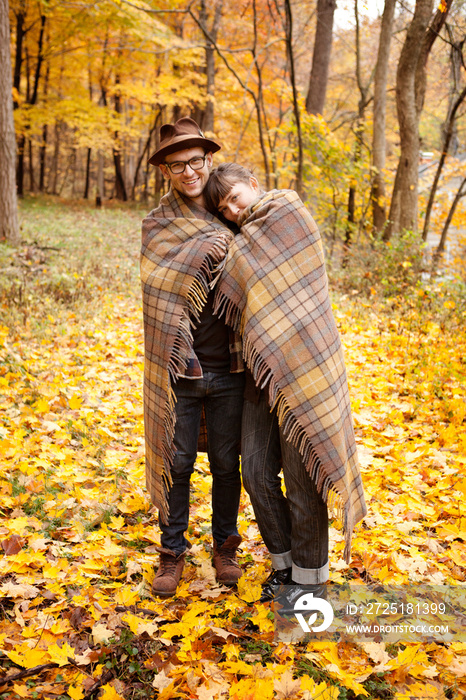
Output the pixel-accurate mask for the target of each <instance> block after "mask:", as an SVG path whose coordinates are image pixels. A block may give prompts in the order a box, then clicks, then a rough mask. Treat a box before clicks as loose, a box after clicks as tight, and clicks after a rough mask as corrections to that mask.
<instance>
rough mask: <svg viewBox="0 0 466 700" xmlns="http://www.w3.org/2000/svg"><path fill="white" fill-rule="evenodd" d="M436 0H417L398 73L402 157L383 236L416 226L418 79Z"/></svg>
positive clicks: (412, 228)
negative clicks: (424, 42) (425, 39)
mask: <svg viewBox="0 0 466 700" xmlns="http://www.w3.org/2000/svg"><path fill="white" fill-rule="evenodd" d="M433 4H434V0H416V7H415V10H414V16H413V19H412V21H411V24H410V25H409V27H408V32H407V35H406V39H405V42H404V44H403V48H402V50H401V55H400V59H399V62H398V69H397V74H396V108H397V115H398V123H399V128H400V147H401V152H400V159H399V162H398V167H397V171H396V176H395V184H394V187H393V194H392V201H391V206H390V214H389V224H388V226H387V228H386V229H385V233H384V236H383V239H384V240H388V239H389V238H390V236H391V234H392V233H393V232H398V231H402V230H405V229H409V230H417V197H418V168H419V117H420V112H419V110H418V104H419V102H418V100H417V93H418V90H417V89H416V79H417V78H418V77H419V75H420V74H419V73H418V63H419V62H420V61H421V59H422V56H421V54H422V46H423V40H424V37H425V34H426V31H427V27H428V26H429V20H430V18H431V15H432V7H433Z"/></svg>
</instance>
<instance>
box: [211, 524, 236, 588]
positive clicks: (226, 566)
mask: <svg viewBox="0 0 466 700" xmlns="http://www.w3.org/2000/svg"><path fill="white" fill-rule="evenodd" d="M240 542H241V537H240V536H239V535H230V536H229V537H228V538H227V539H226V540H225V542H224V543H223V544H222V546H221V547H219V546H218V545H217V543H216V541H215V540H214V557H213V563H214V566H215V569H216V571H217V581H218V582H219V583H222V584H223V585H224V586H234V585H235V584H236V583H238V579H239V578H240V576H241V574H242V573H243V572H242V571H241V569H240V567H239V566H238V562H237V561H236V550H237V549H238V547H239V545H240Z"/></svg>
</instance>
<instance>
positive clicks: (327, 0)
mask: <svg viewBox="0 0 466 700" xmlns="http://www.w3.org/2000/svg"><path fill="white" fill-rule="evenodd" d="M336 6H337V3H336V0H317V25H316V32H315V39H314V51H313V54H312V68H311V75H310V78H309V88H308V93H307V98H306V111H307V112H308V114H322V113H323V111H324V104H325V95H326V92H327V82H328V73H329V66H330V54H331V52H332V37H333V16H334V14H335V8H336Z"/></svg>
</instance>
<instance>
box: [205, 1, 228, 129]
mask: <svg viewBox="0 0 466 700" xmlns="http://www.w3.org/2000/svg"><path fill="white" fill-rule="evenodd" d="M222 10H223V0H218V2H217V4H216V6H215V12H214V16H213V19H212V25H211V27H210V29H209V30H208V31H207V32H204V36H205V42H206V43H205V66H206V67H205V72H206V79H207V85H206V91H207V103H206V106H205V109H204V110H203V113H202V115H201V120H200V122H199V125H200V127H201V129H203V131H213V130H214V95H215V46H214V43H215V42H216V41H217V36H218V29H219V26H220V20H221V18H222ZM199 20H200V22H201V23H202V24H203V25H204V26H205V27H207V7H206V2H205V0H201V5H200V12H199ZM207 35H208V36H209V37H210V38H207Z"/></svg>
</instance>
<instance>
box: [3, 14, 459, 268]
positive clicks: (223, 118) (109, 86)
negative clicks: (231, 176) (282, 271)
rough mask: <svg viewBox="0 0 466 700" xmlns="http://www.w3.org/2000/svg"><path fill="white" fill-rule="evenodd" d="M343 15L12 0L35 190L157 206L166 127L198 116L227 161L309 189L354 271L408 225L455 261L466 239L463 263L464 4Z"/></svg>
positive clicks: (29, 188)
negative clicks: (356, 260)
mask: <svg viewBox="0 0 466 700" xmlns="http://www.w3.org/2000/svg"><path fill="white" fill-rule="evenodd" d="M3 2H4V0H3ZM338 5H339V8H338V9H340V7H343V6H344V7H343V9H345V8H346V12H345V13H344V14H343V15H340V17H343V20H341V19H340V21H339V23H338V24H335V23H334V18H335V11H336V9H337V2H336V0H294V1H293V2H291V0H273V1H272V0H240V1H239V2H234V3H232V2H231V1H230V0H216V1H215V2H213V3H206V2H205V0H200V2H197V3H196V2H190V3H186V2H179V1H174V2H171V3H170V2H167V3H166V4H165V5H164V7H163V8H161V7H160V3H155V2H153V3H150V2H142V1H140V0H135V1H134V2H132V1H130V0H111V1H107V0H103V1H101V2H98V3H93V4H91V3H86V2H82V3H81V2H56V1H54V0H50V1H49V2H37V1H32V0H11V1H10V2H9V24H10V29H11V31H10V35H11V60H10V63H11V66H10V69H11V86H12V90H13V107H14V123H15V132H16V144H14V145H15V146H16V153H17V155H16V159H15V172H16V175H15V179H16V185H17V193H18V195H19V196H20V197H21V196H23V195H24V194H28V193H48V194H51V195H56V196H60V197H65V198H76V199H84V200H91V201H94V202H95V203H96V204H97V205H98V206H99V205H100V204H101V203H102V202H105V201H108V200H120V201H128V200H132V201H137V202H141V203H144V205H145V206H149V207H151V206H152V205H154V204H157V202H158V200H159V199H160V196H161V195H162V194H163V193H164V191H165V189H164V188H165V184H164V182H163V179H162V178H161V174H160V172H159V171H158V169H156V168H153V167H152V166H150V165H148V164H147V159H148V157H149V155H150V154H151V153H152V152H153V151H154V150H155V149H156V148H157V139H158V130H159V127H160V125H161V124H163V123H165V122H169V121H174V120H176V119H177V118H179V117H180V116H185V115H190V116H192V117H193V118H195V119H196V120H197V121H198V122H199V123H200V125H201V127H202V129H203V130H204V131H205V132H206V133H207V134H209V135H212V136H214V137H215V138H218V139H219V141H220V142H221V143H222V150H221V152H220V153H219V155H218V156H217V162H219V161H221V160H238V161H240V162H241V163H243V164H245V165H247V166H249V167H251V168H252V169H253V170H254V171H255V173H256V174H257V175H258V177H259V178H260V180H261V181H262V183H263V185H264V186H265V187H266V188H272V187H278V188H287V187H291V188H295V189H297V190H298V192H300V194H301V195H302V197H303V198H304V199H305V200H306V201H308V202H309V205H310V206H311V208H312V210H313V212H314V214H315V216H316V218H317V220H318V222H319V224H320V225H321V227H322V231H323V235H324V237H325V240H326V242H327V248H328V253H329V258H330V259H331V260H332V258H333V256H334V255H335V261H336V264H337V265H341V264H343V266H345V264H347V262H348V261H347V256H348V254H349V249H350V247H351V245H352V243H353V242H355V241H356V242H358V243H360V242H362V243H367V242H370V243H371V245H373V243H374V241H377V240H379V239H383V240H384V241H385V242H387V241H388V240H389V239H390V238H391V237H392V236H393V234H396V235H397V236H399V235H400V234H401V233H402V232H404V231H412V232H416V231H417V230H419V232H420V234H421V239H422V240H423V241H426V240H428V238H429V234H430V236H431V239H432V240H431V239H429V240H430V243H431V247H432V246H433V247H435V248H436V249H437V248H438V252H439V253H441V252H442V251H444V250H445V246H446V242H447V232H448V230H449V228H450V230H454V231H455V236H454V238H455V245H454V252H455V255H454V256H451V255H450V256H449V258H451V259H452V258H454V257H459V259H461V258H462V257H463V246H462V244H461V241H458V240H457V236H456V233H458V232H459V234H461V231H462V229H463V228H464V219H465V208H464V206H463V205H464V200H463V197H464V195H465V194H466V182H465V179H464V172H465V170H464V169H465V160H464V154H465V150H466V147H465V138H466V137H465V117H464V115H465V97H466V91H465V90H466V88H465V85H466V80H465V63H464V40H465V35H466V5H465V3H464V0H442V2H440V3H439V4H438V5H437V4H436V3H435V2H434V0H417V1H416V2H406V1H403V2H397V1H396V0H386V1H385V3H384V4H383V6H382V4H381V3H379V5H378V8H379V10H380V13H379V15H377V12H376V11H375V7H376V5H377V3H374V2H373V3H364V2H362V1H361V0H354V2H346V3H343V2H340V3H338ZM337 16H338V14H337ZM6 19H8V18H7V17H5V20H6ZM4 70H5V61H4V66H3V68H2V71H4ZM10 137H11V134H10ZM11 150H12V149H10V151H9V152H11ZM5 162H6V160H5ZM420 172H421V179H419V177H420ZM423 173H424V175H423ZM4 218H5V222H6V220H7V218H8V217H7V216H5V217H4ZM3 228H4V231H3V235H4V236H7V237H8V238H9V240H17V239H18V235H19V234H18V230H17V228H15V226H13V227H12V228H11V229H8V226H7V224H6V223H5V224H4V225H3ZM7 229H8V230H7ZM342 244H343V247H342ZM408 248H409V245H408ZM456 262H459V263H461V260H457V261H456ZM460 267H461V264H460Z"/></svg>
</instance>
